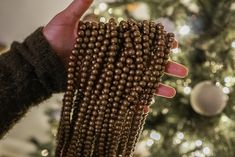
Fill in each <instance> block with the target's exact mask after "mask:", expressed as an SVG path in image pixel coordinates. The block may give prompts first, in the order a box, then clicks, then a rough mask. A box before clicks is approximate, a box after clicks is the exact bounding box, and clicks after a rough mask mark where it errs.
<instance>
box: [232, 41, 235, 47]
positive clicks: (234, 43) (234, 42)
mask: <svg viewBox="0 0 235 157" xmlns="http://www.w3.org/2000/svg"><path fill="white" fill-rule="evenodd" d="M231 47H232V48H234V49H235V41H233V42H232V43H231Z"/></svg>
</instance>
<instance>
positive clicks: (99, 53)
mask: <svg viewBox="0 0 235 157" xmlns="http://www.w3.org/2000/svg"><path fill="white" fill-rule="evenodd" d="M92 27H94V24H93V26H92ZM104 28H105V25H104V23H100V24H99V30H97V31H96V30H94V29H93V30H92V31H91V34H92V36H93V37H94V36H95V35H96V36H97V39H92V38H90V39H91V41H93V43H94V45H95V46H96V47H97V48H94V54H92V55H93V57H96V58H94V59H93V61H92V68H91V69H92V71H91V75H90V77H89V78H88V85H90V87H87V88H86V90H87V92H88V93H87V99H86V103H87V104H88V106H87V111H86V115H85V117H84V119H83V125H81V126H80V142H79V143H78V145H77V148H76V149H77V151H76V155H77V156H83V155H84V153H83V151H85V150H84V147H85V146H86V145H87V143H91V142H89V141H86V138H87V139H91V129H92V126H91V124H92V123H90V117H91V114H92V113H91V112H92V110H93V107H95V106H96V104H95V100H96V99H97V96H96V95H94V94H93V92H94V93H96V94H97V90H93V92H92V89H93V88H92V87H93V86H94V85H96V88H100V87H102V86H101V83H102V82H101V81H98V80H97V79H98V76H97V75H98V74H99V71H98V69H102V67H103V66H102V65H103V62H104V58H105V49H106V46H105V44H103V45H102V43H103V38H100V36H101V37H102V36H103V35H104ZM95 40H97V42H95ZM97 57H98V58H97ZM101 78H104V75H103V74H102V73H101ZM96 82H98V83H96ZM91 92H92V93H91ZM97 105H98V103H97ZM87 136H89V137H87Z"/></svg>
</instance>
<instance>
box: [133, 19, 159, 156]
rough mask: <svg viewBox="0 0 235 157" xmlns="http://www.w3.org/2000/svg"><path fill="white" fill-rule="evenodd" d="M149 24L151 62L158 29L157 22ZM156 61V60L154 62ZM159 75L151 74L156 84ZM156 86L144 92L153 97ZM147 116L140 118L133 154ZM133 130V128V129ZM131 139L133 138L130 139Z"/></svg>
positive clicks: (151, 67)
mask: <svg viewBox="0 0 235 157" xmlns="http://www.w3.org/2000/svg"><path fill="white" fill-rule="evenodd" d="M149 26H150V34H149V38H150V40H149V44H150V46H151V47H150V52H151V56H152V60H151V63H152V62H153V61H154V59H153V57H154V53H153V50H154V47H155V43H156V42H154V41H155V40H156V38H155V34H156V29H155V23H152V22H150V24H149ZM154 63H155V62H154ZM149 69H150V70H151V69H153V65H152V64H151V66H150V67H149ZM152 73H154V72H153V71H152ZM156 74H159V72H158V73H156ZM158 77H159V75H155V76H151V77H150V81H151V82H152V83H153V84H154V83H155V84H156V81H157V79H156V78H158ZM153 87H154V90H153V91H152V92H150V90H149V93H143V94H150V95H149V97H152V96H151V94H153V93H154V92H155V86H153ZM144 97H146V96H144ZM144 103H145V104H144V105H149V104H148V103H149V100H147V101H145V102H144ZM146 117H147V114H146V113H143V114H142V118H141V120H140V123H139V125H140V127H139V128H138V131H137V134H136V138H135V140H134V142H133V145H132V148H133V149H132V152H131V154H132V153H133V150H134V148H135V146H136V143H137V142H138V140H139V137H140V135H141V133H142V129H143V125H144V122H145V119H146ZM131 130H132V129H131ZM130 141H131V140H130Z"/></svg>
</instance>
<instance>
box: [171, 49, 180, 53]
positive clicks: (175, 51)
mask: <svg viewBox="0 0 235 157" xmlns="http://www.w3.org/2000/svg"><path fill="white" fill-rule="evenodd" d="M171 51H172V52H173V53H175V54H177V53H179V52H180V49H179V48H175V49H172V50H171Z"/></svg>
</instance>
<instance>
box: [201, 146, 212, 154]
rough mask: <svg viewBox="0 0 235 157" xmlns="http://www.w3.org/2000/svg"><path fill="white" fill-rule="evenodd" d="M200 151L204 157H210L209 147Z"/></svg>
mask: <svg viewBox="0 0 235 157" xmlns="http://www.w3.org/2000/svg"><path fill="white" fill-rule="evenodd" d="M202 151H203V153H204V154H205V155H210V152H211V150H210V148H209V147H204V148H203V150H202Z"/></svg>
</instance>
